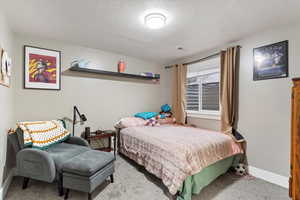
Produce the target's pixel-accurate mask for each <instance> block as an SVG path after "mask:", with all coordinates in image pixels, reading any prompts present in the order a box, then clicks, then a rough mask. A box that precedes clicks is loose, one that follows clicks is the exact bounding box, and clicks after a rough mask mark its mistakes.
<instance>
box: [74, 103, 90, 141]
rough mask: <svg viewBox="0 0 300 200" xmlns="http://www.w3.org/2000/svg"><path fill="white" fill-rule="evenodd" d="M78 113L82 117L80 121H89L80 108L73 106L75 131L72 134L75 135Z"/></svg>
mask: <svg viewBox="0 0 300 200" xmlns="http://www.w3.org/2000/svg"><path fill="white" fill-rule="evenodd" d="M76 114H78V116H79V118H80V121H79V122H80V123H81V124H83V123H84V122H85V121H87V118H86V116H85V115H84V114H80V112H79V110H78V108H77V107H76V106H74V107H73V131H72V135H73V136H74V135H75V124H77V123H78V122H77V120H76Z"/></svg>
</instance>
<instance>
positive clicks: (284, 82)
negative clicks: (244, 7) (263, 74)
mask: <svg viewBox="0 0 300 200" xmlns="http://www.w3.org/2000/svg"><path fill="white" fill-rule="evenodd" d="M299 35H300V25H294V26H287V27H281V28H277V29H272V30H268V31H265V32H263V33H257V34H256V35H253V36H251V37H248V38H247V39H244V40H241V41H238V42H236V43H232V44H227V45H224V46H221V47H219V48H217V49H213V50H211V51H208V52H206V53H204V54H199V55H195V56H193V57H191V58H187V59H185V60H184V61H187V60H192V59H194V58H195V57H198V58H199V57H202V56H206V55H209V54H211V53H213V52H216V51H217V50H220V49H222V48H225V47H227V46H230V45H237V44H239V45H241V46H242V49H241V66H240V80H239V87H240V88H239V131H240V132H241V133H242V134H243V135H244V136H245V137H246V139H247V142H248V150H247V151H248V152H247V155H248V161H249V164H250V165H251V166H254V167H257V168H261V169H264V170H267V171H271V172H274V173H277V174H280V175H283V176H289V168H290V164H289V157H290V114H291V112H290V109H291V104H290V97H291V86H292V82H291V78H293V77H297V76H300V67H299V66H298V64H299V63H300V38H299ZM283 40H289V74H290V75H289V77H288V78H282V79H272V80H263V81H253V48H256V47H260V46H263V45H267V44H272V43H275V42H279V41H283ZM189 121H190V122H191V123H193V124H195V123H196V124H197V125H199V126H200V127H204V128H212V129H216V127H218V126H219V121H217V120H210V121H209V122H207V120H205V119H190V120H189Z"/></svg>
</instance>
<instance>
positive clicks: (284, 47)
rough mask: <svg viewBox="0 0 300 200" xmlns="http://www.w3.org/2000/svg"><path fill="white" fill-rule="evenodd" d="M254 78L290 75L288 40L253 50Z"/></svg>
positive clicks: (256, 79) (261, 78) (263, 78)
mask: <svg viewBox="0 0 300 200" xmlns="http://www.w3.org/2000/svg"><path fill="white" fill-rule="evenodd" d="M253 59H254V69H253V80H254V81H258V80H265V79H273V78H285V77H288V67H289V66H288V41H283V42H278V43H275V44H271V45H266V46H262V47H259V48H255V49H254V50H253Z"/></svg>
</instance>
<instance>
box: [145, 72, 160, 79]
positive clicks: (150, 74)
mask: <svg viewBox="0 0 300 200" xmlns="http://www.w3.org/2000/svg"><path fill="white" fill-rule="evenodd" d="M140 75H141V76H145V77H152V78H155V77H159V74H154V73H153V72H142V73H140Z"/></svg>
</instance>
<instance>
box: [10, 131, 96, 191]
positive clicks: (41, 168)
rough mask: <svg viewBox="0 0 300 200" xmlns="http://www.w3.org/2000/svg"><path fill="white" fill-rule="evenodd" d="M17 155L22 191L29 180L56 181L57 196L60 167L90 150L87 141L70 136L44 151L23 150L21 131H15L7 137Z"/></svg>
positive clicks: (60, 188)
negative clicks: (22, 178)
mask: <svg viewBox="0 0 300 200" xmlns="http://www.w3.org/2000/svg"><path fill="white" fill-rule="evenodd" d="M9 140H10V142H11V143H12V145H13V147H14V149H15V152H16V154H17V156H16V159H17V162H16V163H17V174H18V175H19V176H22V177H24V180H23V189H26V188H27V185H28V182H29V180H30V179H35V180H40V181H45V182H49V183H52V182H54V181H57V183H58V191H59V195H60V196H62V195H63V186H62V167H63V164H64V163H65V162H66V161H68V160H70V159H72V158H73V157H75V156H77V155H79V154H81V153H84V152H86V151H89V150H91V149H90V147H89V144H88V142H87V141H85V140H84V139H82V138H80V137H76V136H71V137H70V138H69V139H68V140H66V141H64V142H62V143H58V144H54V145H52V146H50V147H49V148H48V149H46V150H40V149H35V148H25V147H24V143H23V131H22V130H21V129H17V131H16V132H15V133H13V134H10V135H9Z"/></svg>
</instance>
